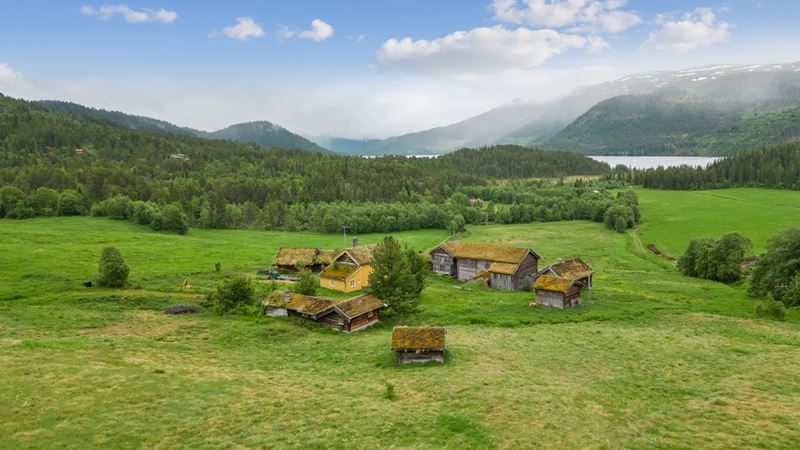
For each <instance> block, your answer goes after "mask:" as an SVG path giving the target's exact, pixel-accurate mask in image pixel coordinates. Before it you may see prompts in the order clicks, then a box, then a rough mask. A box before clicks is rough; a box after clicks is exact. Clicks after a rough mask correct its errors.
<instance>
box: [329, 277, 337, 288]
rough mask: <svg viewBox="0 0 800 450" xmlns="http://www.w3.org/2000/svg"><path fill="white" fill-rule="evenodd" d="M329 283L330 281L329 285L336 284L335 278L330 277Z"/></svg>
mask: <svg viewBox="0 0 800 450" xmlns="http://www.w3.org/2000/svg"><path fill="white" fill-rule="evenodd" d="M330 283H331V286H336V280H334V279H333V278H331V281H330Z"/></svg>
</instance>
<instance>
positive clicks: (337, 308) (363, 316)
mask: <svg viewBox="0 0 800 450" xmlns="http://www.w3.org/2000/svg"><path fill="white" fill-rule="evenodd" d="M281 298H282V299H283V304H282V305H281V300H280V299H281ZM386 306H387V305H386V304H385V303H383V302H382V301H380V300H378V299H377V298H376V297H374V296H372V295H367V294H364V295H360V296H358V297H354V298H351V299H348V300H334V299H329V298H322V297H314V296H311V295H302V294H295V293H292V292H289V291H285V292H283V293H280V294H278V295H273V296H270V298H268V299H267V300H265V301H264V310H265V312H266V313H267V314H268V315H271V316H281V315H287V316H290V317H302V318H304V319H309V320H313V321H314V322H317V323H318V324H320V325H322V326H324V327H327V328H332V329H334V330H339V331H344V332H345V333H352V332H355V331H359V330H363V329H364V328H366V327H368V326H370V325H373V324H375V323H377V322H378V321H379V320H380V311H381V310H382V309H383V308H386ZM281 310H283V311H286V313H285V314H283V313H282V311H281Z"/></svg>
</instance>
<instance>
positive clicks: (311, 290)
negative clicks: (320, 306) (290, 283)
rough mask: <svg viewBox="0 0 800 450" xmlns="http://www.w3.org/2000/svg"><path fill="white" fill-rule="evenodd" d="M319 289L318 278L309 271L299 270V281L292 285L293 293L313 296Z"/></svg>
mask: <svg viewBox="0 0 800 450" xmlns="http://www.w3.org/2000/svg"><path fill="white" fill-rule="evenodd" d="M318 287H319V277H318V276H317V275H316V274H314V273H313V272H311V271H310V270H301V271H300V279H299V280H298V281H297V283H295V285H294V291H295V292H297V293H298V294H303V295H314V294H316V293H317V288H318Z"/></svg>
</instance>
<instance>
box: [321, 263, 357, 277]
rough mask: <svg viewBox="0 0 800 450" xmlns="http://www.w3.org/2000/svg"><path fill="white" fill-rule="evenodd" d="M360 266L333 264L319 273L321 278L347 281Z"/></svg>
mask: <svg viewBox="0 0 800 450" xmlns="http://www.w3.org/2000/svg"><path fill="white" fill-rule="evenodd" d="M357 269H358V266H354V265H352V264H331V265H330V266H328V267H326V268H325V270H323V271H322V272H320V273H319V276H320V278H333V279H334V280H346V279H347V277H349V276H350V275H352V274H353V273H354V272H355V271H356V270H357Z"/></svg>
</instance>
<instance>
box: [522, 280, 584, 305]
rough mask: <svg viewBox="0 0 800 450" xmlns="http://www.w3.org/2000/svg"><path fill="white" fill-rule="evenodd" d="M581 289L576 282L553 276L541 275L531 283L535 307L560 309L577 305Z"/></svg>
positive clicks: (580, 284)
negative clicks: (534, 294)
mask: <svg viewBox="0 0 800 450" xmlns="http://www.w3.org/2000/svg"><path fill="white" fill-rule="evenodd" d="M583 288H584V285H583V283H581V282H580V281H578V280H574V279H571V278H564V277H557V276H555V275H542V276H540V277H539V278H537V279H536V281H535V282H534V283H533V290H534V292H535V293H536V304H537V305H542V306H550V307H553V308H560V309H564V308H571V307H573V306H577V305H579V304H580V302H581V290H583Z"/></svg>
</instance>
